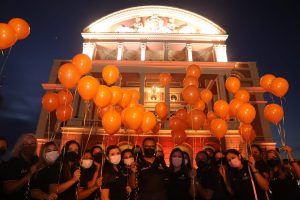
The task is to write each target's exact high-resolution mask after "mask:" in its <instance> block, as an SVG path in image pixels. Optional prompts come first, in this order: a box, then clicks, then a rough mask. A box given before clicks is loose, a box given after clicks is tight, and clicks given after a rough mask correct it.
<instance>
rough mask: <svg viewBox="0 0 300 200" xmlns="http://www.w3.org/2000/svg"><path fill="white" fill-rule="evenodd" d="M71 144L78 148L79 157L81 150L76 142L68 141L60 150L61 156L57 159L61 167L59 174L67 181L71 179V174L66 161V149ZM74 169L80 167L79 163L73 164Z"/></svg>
mask: <svg viewBox="0 0 300 200" xmlns="http://www.w3.org/2000/svg"><path fill="white" fill-rule="evenodd" d="M71 144H76V145H77V146H78V155H79V156H80V152H81V148H80V145H79V143H78V142H76V141H75V140H69V141H68V142H66V144H65V145H64V146H63V148H62V150H61V154H60V157H59V159H58V160H59V162H60V165H62V166H61V169H62V170H61V173H62V178H63V179H66V180H69V179H71V178H72V172H71V167H70V166H69V163H68V160H67V159H66V154H67V152H68V149H69V147H70V145H71ZM74 166H75V167H78V168H79V166H80V164H79V161H78V162H76V163H74Z"/></svg>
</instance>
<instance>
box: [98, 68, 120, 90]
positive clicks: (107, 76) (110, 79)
mask: <svg viewBox="0 0 300 200" xmlns="http://www.w3.org/2000/svg"><path fill="white" fill-rule="evenodd" d="M119 75H120V72H119V69H118V68H117V67H116V66H115V65H106V66H105V67H104V68H103V69H102V77H103V79H104V81H105V82H106V83H107V84H108V85H111V84H113V83H115V82H117V80H118V79H119Z"/></svg>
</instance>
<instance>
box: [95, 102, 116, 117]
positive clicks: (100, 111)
mask: <svg viewBox="0 0 300 200" xmlns="http://www.w3.org/2000/svg"><path fill="white" fill-rule="evenodd" d="M112 110H114V109H113V107H112V105H108V106H105V107H103V108H97V114H98V119H102V117H103V115H104V114H105V113H106V112H108V111H112Z"/></svg>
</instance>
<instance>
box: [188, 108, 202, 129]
mask: <svg viewBox="0 0 300 200" xmlns="http://www.w3.org/2000/svg"><path fill="white" fill-rule="evenodd" d="M204 122H205V114H204V113H203V112H202V111H201V110H198V109H193V110H191V111H190V113H189V116H188V118H187V124H188V126H189V127H190V128H191V129H193V130H199V129H201V128H202V127H203V124H204Z"/></svg>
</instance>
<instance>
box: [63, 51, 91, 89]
mask: <svg viewBox="0 0 300 200" xmlns="http://www.w3.org/2000/svg"><path fill="white" fill-rule="evenodd" d="M91 69H92V61H91V59H90V57H88V56H87V55H85V54H81V53H80V54H77V55H75V56H74V57H73V58H72V62H69V63H65V64H63V65H61V66H60V68H59V70H58V79H59V81H60V83H61V84H62V85H63V86H64V87H65V88H67V89H70V88H74V87H76V85H77V83H78V81H79V80H80V78H81V76H82V75H85V74H87V73H89V72H90V71H91ZM83 79H84V81H87V79H86V78H83ZM84 81H81V87H82V86H83V82H84ZM82 93H83V90H82V88H81V92H80V94H82Z"/></svg>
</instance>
